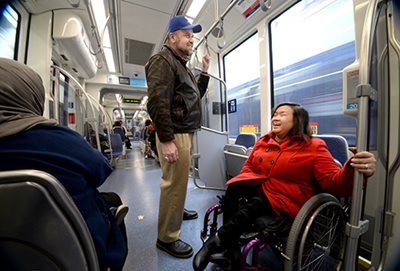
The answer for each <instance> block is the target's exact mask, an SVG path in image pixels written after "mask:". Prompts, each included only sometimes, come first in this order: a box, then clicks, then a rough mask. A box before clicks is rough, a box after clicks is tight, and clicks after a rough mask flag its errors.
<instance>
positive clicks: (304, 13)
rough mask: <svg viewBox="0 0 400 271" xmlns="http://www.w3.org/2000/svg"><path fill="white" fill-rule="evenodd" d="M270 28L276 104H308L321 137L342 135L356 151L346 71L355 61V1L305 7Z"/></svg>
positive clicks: (318, 1)
mask: <svg viewBox="0 0 400 271" xmlns="http://www.w3.org/2000/svg"><path fill="white" fill-rule="evenodd" d="M269 28H270V33H271V48H272V54H271V56H272V59H271V60H272V61H271V62H272V68H271V70H272V71H273V81H272V86H273V97H274V101H273V104H275V105H276V104H279V103H280V102H286V101H292V102H297V103H300V104H302V105H303V106H304V107H305V108H306V109H307V110H308V111H309V113H310V122H311V123H312V126H313V131H315V133H318V134H340V135H342V136H344V137H346V139H347V140H348V142H349V144H350V145H354V144H355V136H356V120H355V119H354V118H353V117H350V116H347V115H344V114H343V105H342V104H343V89H342V69H343V68H344V67H346V66H348V65H349V64H351V63H353V62H354V60H355V30H354V14H353V1H352V0H335V1H332V0H311V1H300V2H298V3H297V4H296V5H294V6H292V7H291V8H290V9H288V10H286V11H285V12H284V13H282V14H281V15H280V16H279V17H277V18H275V19H274V20H273V21H271V23H270V25H269Z"/></svg>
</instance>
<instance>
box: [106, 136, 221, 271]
mask: <svg viewBox="0 0 400 271" xmlns="http://www.w3.org/2000/svg"><path fill="white" fill-rule="evenodd" d="M160 177H161V169H160V166H159V165H158V163H157V162H156V161H155V160H154V159H144V157H143V154H142V153H141V151H140V148H139V144H138V142H133V149H132V150H128V152H127V155H126V159H120V160H119V161H118V162H117V163H116V168H115V170H114V172H113V173H112V174H111V176H110V177H109V179H108V180H107V181H106V182H105V184H104V185H103V186H102V187H101V188H100V190H101V191H113V192H116V193H118V194H119V195H120V196H121V198H122V200H123V202H124V203H125V204H127V205H128V206H129V208H130V211H129V213H128V215H127V217H126V219H125V223H126V226H127V233H128V242H129V244H128V247H129V253H128V258H127V260H126V263H125V266H124V271H136V270H137V271H139V270H140V271H142V270H148V271H163V270H165V271H167V270H168V271H170V270H174V271H180V270H182V271H187V270H193V268H192V260H193V257H192V258H189V259H178V258H174V257H172V256H170V255H169V254H167V253H165V252H163V251H161V250H159V249H157V248H156V245H155V244H156V240H157V218H158V203H159V193H160V188H159V184H160ZM222 193H223V192H222V191H215V190H206V189H199V188H197V187H196V186H195V185H194V184H193V181H192V180H189V185H188V192H187V197H186V208H188V209H191V210H196V211H197V212H198V213H199V218H198V219H196V220H189V221H183V223H182V227H181V239H182V240H184V241H185V242H188V243H189V244H190V245H192V247H193V249H194V251H195V253H196V252H197V251H198V250H199V249H200V247H201V245H202V242H201V240H200V230H201V228H202V226H203V217H204V214H205V212H206V210H207V208H208V207H210V206H211V205H212V204H215V203H217V202H218V199H217V197H216V195H221V194H222ZM207 270H218V268H217V267H215V266H212V265H211V264H210V265H209V266H208V269H207Z"/></svg>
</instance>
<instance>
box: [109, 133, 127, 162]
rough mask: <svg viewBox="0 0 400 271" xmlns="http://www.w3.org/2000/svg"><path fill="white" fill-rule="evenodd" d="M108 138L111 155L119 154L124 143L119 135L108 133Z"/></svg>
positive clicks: (116, 155)
mask: <svg viewBox="0 0 400 271" xmlns="http://www.w3.org/2000/svg"><path fill="white" fill-rule="evenodd" d="M110 140H111V148H112V153H113V157H118V156H121V155H122V150H123V145H124V144H123V142H122V139H121V136H120V135H119V134H110Z"/></svg>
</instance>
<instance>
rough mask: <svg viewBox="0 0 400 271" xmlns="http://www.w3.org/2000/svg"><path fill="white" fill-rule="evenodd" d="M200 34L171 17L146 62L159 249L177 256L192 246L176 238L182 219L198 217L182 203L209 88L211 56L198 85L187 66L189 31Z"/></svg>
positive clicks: (190, 47) (204, 63)
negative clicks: (157, 173)
mask: <svg viewBox="0 0 400 271" xmlns="http://www.w3.org/2000/svg"><path fill="white" fill-rule="evenodd" d="M200 31H201V25H199V24H190V23H189V22H188V20H187V19H186V18H185V17H184V16H175V17H173V18H172V19H171V20H170V22H169V25H168V32H169V33H168V38H167V44H165V45H164V47H163V48H162V50H161V51H160V52H159V53H157V54H156V55H154V56H152V57H151V58H150V60H149V62H148V63H147V64H146V79H147V86H148V97H149V99H148V103H147V110H148V112H149V114H150V117H151V118H152V120H153V122H154V124H155V128H156V144H157V149H158V154H159V158H160V164H161V170H162V177H161V184H160V208H159V215H158V239H157V247H158V248H159V249H161V250H164V251H166V252H167V253H169V254H170V255H172V256H174V257H178V258H189V257H191V256H192V254H193V249H192V247H191V246H190V245H189V244H187V243H185V242H183V241H182V240H180V239H179V235H180V228H181V224H182V219H195V218H197V213H196V212H195V211H188V210H185V209H184V205H185V199H186V190H187V183H188V177H189V166H190V161H191V148H192V138H193V132H195V131H196V130H197V129H199V128H200V125H201V100H200V99H201V97H203V95H204V94H205V92H206V90H207V86H208V81H209V76H208V74H207V71H208V67H209V65H210V56H209V55H207V54H206V55H205V56H204V57H203V60H202V73H201V74H200V78H199V80H198V81H197V82H196V80H195V77H194V76H193V74H192V72H191V71H190V70H189V69H188V68H187V67H186V63H187V61H188V60H189V59H190V54H191V53H192V51H193V33H198V32H200Z"/></svg>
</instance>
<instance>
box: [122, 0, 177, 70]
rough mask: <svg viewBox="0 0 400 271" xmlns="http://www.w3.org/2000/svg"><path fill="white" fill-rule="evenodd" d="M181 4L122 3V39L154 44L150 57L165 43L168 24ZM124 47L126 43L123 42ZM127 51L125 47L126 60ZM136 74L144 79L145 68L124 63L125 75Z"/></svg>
mask: <svg viewBox="0 0 400 271" xmlns="http://www.w3.org/2000/svg"><path fill="white" fill-rule="evenodd" d="M180 2H181V1H180V0H163V1H155V0H152V1H146V0H129V1H123V2H121V17H120V20H121V35H122V36H121V39H122V40H123V41H124V40H125V39H131V40H137V41H142V42H146V43H151V44H154V45H155V46H154V50H153V52H152V53H151V54H150V55H152V54H154V53H156V52H157V51H159V50H160V48H161V46H162V44H163V42H164V38H165V37H166V34H167V24H168V22H169V20H170V18H171V16H173V15H174V14H173V13H174V12H175V10H176V9H177V7H178V6H179V4H180ZM144 29H146V31H144ZM124 45H125V42H123V46H124ZM127 49H128V48H125V46H124V48H123V52H124V57H123V58H124V60H125V55H126V53H127V52H126V50H127ZM138 50H139V48H138ZM139 53H140V52H139ZM134 73H139V75H141V77H143V76H144V66H141V65H132V64H128V63H125V61H124V63H123V74H125V75H127V76H130V77H131V76H132V74H134Z"/></svg>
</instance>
